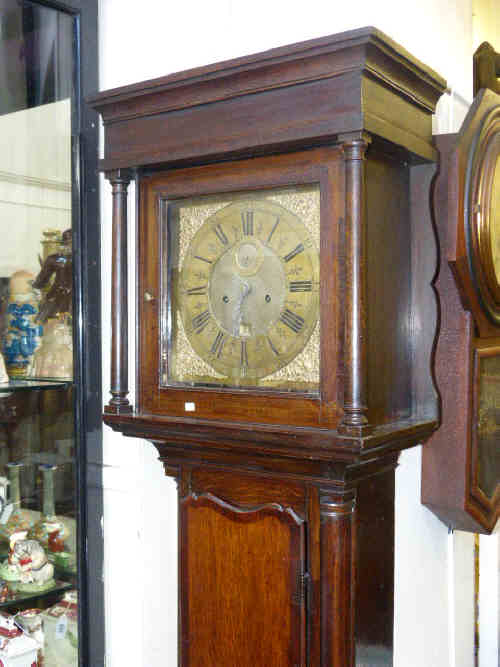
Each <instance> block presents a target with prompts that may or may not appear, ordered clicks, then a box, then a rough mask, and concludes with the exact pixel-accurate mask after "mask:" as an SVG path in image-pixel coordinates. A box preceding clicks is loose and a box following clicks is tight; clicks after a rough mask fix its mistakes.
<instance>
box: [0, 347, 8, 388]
mask: <svg viewBox="0 0 500 667" xmlns="http://www.w3.org/2000/svg"><path fill="white" fill-rule="evenodd" d="M8 381H9V376H8V374H7V369H6V368H5V361H4V358H3V354H2V353H1V352H0V382H8Z"/></svg>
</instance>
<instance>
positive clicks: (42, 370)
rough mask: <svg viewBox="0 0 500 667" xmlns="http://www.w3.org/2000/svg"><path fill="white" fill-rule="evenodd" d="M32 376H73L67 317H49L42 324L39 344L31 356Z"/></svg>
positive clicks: (66, 377) (69, 377)
mask: <svg viewBox="0 0 500 667" xmlns="http://www.w3.org/2000/svg"><path fill="white" fill-rule="evenodd" d="M31 375H32V377H48V378H57V379H61V380H71V379H72V378H73V339H72V335H71V326H70V324H69V322H68V319H67V318H58V319H51V320H49V321H48V322H47V324H46V325H45V326H44V335H43V340H42V344H41V346H40V347H39V348H38V349H37V350H36V352H35V355H34V357H33V367H32V371H31Z"/></svg>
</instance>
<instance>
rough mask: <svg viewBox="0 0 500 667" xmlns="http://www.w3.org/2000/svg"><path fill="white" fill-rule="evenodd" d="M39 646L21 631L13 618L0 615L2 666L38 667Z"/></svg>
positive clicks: (0, 657)
mask: <svg viewBox="0 0 500 667" xmlns="http://www.w3.org/2000/svg"><path fill="white" fill-rule="evenodd" d="M37 651H38V644H37V642H36V641H35V639H33V638H32V637H29V636H28V635H27V634H25V633H24V632H23V631H22V630H20V629H19V628H18V627H17V625H16V623H15V622H14V619H13V617H12V616H6V615H5V614H0V665H1V666H2V667H37V665H38V661H37Z"/></svg>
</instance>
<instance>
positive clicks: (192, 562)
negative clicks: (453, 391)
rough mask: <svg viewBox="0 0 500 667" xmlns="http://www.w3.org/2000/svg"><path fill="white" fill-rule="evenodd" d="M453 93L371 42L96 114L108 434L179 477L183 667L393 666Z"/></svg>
mask: <svg viewBox="0 0 500 667" xmlns="http://www.w3.org/2000/svg"><path fill="white" fill-rule="evenodd" d="M445 85H446V84H445V82H444V81H443V80H442V79H441V78H440V77H439V76H438V75H437V74H436V73H435V72H433V71H432V70H430V69H429V68H427V67H426V66H425V65H423V64H422V63H420V62H419V61H417V60H416V59H415V58H413V57H412V56H411V55H410V54H408V53H407V52H406V51H405V50H404V49H403V48H402V47H400V46H399V45H397V44H395V43H394V42H392V40H390V39H389V38H388V37H387V36H385V35H383V34H382V33H380V32H379V31H377V30H375V29H372V28H364V29H361V30H357V31H352V32H349V33H343V34H340V35H334V36H330V37H325V38H321V39H318V40H312V41H310V42H304V43H301V44H294V45H290V46H287V47H283V48H279V49H274V50H271V51H268V52H266V53H263V54H256V55H254V56H248V57H245V58H240V59H237V60H233V61H229V62H225V63H219V64H216V65H210V66H208V67H202V68H199V69H196V70H190V71H189V72H182V73H179V74H173V75H170V76H167V77H164V78H162V79H158V80H155V81H153V82H151V81H150V82H145V83H140V84H135V85H133V86H129V87H126V88H122V89H117V90H115V91H109V92H105V93H100V94H99V95H97V96H95V97H94V98H93V100H92V104H93V106H94V107H95V108H96V109H97V110H99V111H100V113H101V114H102V117H103V122H104V127H105V156H104V159H103V160H102V162H101V169H102V170H103V171H104V172H105V174H106V177H107V178H108V180H109V182H110V185H111V188H112V193H113V239H114V240H113V267H112V270H113V288H112V303H113V307H112V320H113V341H112V368H111V394H112V397H111V399H110V402H109V404H108V405H107V406H106V409H105V414H104V419H105V422H106V423H107V424H108V425H109V426H111V427H112V428H113V429H115V430H118V431H121V432H122V433H124V434H126V435H129V436H137V437H142V438H147V439H149V440H150V441H152V442H153V443H154V444H155V446H156V447H157V449H158V452H159V455H160V460H161V461H162V462H163V465H164V468H165V472H166V474H167V475H169V476H172V477H174V478H175V479H176V480H177V484H178V512H179V545H178V546H179V598H180V602H179V604H180V607H179V639H178V642H179V656H180V657H179V662H180V664H181V665H183V667H187V666H188V665H189V666H190V667H191V666H195V665H199V666H200V667H201V665H203V666H204V667H206V666H207V665H213V666H214V667H215V666H216V665H217V667H225V666H226V665H227V666H228V667H229V666H231V667H232V666H233V665H234V664H241V665H242V666H246V665H248V666H250V665H264V664H272V665H283V666H284V667H295V666H297V665H301V666H306V665H308V666H310V667H313V666H314V667H319V665H339V666H340V665H342V667H344V666H346V665H349V666H351V665H352V666H353V665H355V664H361V663H363V662H365V663H367V664H378V663H380V664H387V665H389V664H392V624H393V611H394V610H393V576H394V572H393V568H394V470H395V467H396V465H397V459H398V454H399V451H400V450H401V449H403V448H406V447H410V446H413V445H416V444H417V443H419V442H422V441H425V440H426V439H427V438H428V437H429V436H430V435H431V433H432V432H433V431H434V430H435V429H436V427H437V417H438V410H437V394H436V391H435V387H434V384H433V379H432V376H431V373H430V357H431V353H432V347H433V342H434V336H435V332H436V325H437V307H436V300H435V296H434V292H433V290H432V287H431V281H432V278H433V275H434V272H435V263H433V261H432V258H434V259H435V257H436V247H435V240H434V236H433V231H432V224H431V219H430V211H428V210H427V209H426V207H425V202H426V201H427V200H428V193H429V189H430V183H431V180H432V177H433V174H434V171H435V160H436V157H437V153H436V151H435V148H434V147H433V145H432V141H431V116H432V113H433V112H434V109H435V105H436V103H437V100H438V98H439V96H440V95H441V94H442V92H443V90H444V89H445ZM200 128H203V131H200ZM132 179H135V180H136V192H137V194H138V196H137V211H138V225H137V258H136V260H137V284H136V294H137V301H136V315H137V339H138V346H137V362H136V368H135V373H136V377H137V385H136V387H137V391H136V404H135V406H132V405H131V404H130V402H129V399H128V368H127V364H126V359H127V357H128V338H127V321H128V310H127V299H126V295H127V293H128V284H127V281H128V272H127V266H126V257H127V206H128V202H127V192H128V186H129V183H130V182H131V180H132ZM422 258H426V259H425V261H422ZM428 258H430V261H429V260H428ZM416 320H417V321H420V322H422V323H423V326H422V327H421V328H416V327H412V326H410V323H411V322H413V321H416ZM207 619H208V620H207Z"/></svg>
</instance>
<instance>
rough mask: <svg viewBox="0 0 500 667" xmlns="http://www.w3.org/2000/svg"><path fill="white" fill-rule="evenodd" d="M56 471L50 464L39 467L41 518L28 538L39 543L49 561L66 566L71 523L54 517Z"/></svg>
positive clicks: (63, 518) (66, 519) (64, 518)
mask: <svg viewBox="0 0 500 667" xmlns="http://www.w3.org/2000/svg"><path fill="white" fill-rule="evenodd" d="M56 469H57V466H55V465H52V464H50V463H44V464H42V465H40V466H39V470H40V471H41V472H42V476H43V506H42V516H41V517H40V519H39V521H37V523H36V524H35V525H34V526H33V528H32V530H31V533H30V536H31V537H32V538H34V539H35V540H37V541H38V542H40V544H41V545H42V546H43V547H44V548H45V549H46V551H47V552H48V555H49V558H51V560H54V561H55V562H56V563H58V562H59V563H60V564H61V565H66V564H67V560H68V559H69V557H70V556H69V553H68V552H69V546H68V542H69V539H70V537H71V532H72V531H71V521H70V519H68V518H66V517H61V516H56V510H55V499H54V471H55V470H56Z"/></svg>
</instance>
